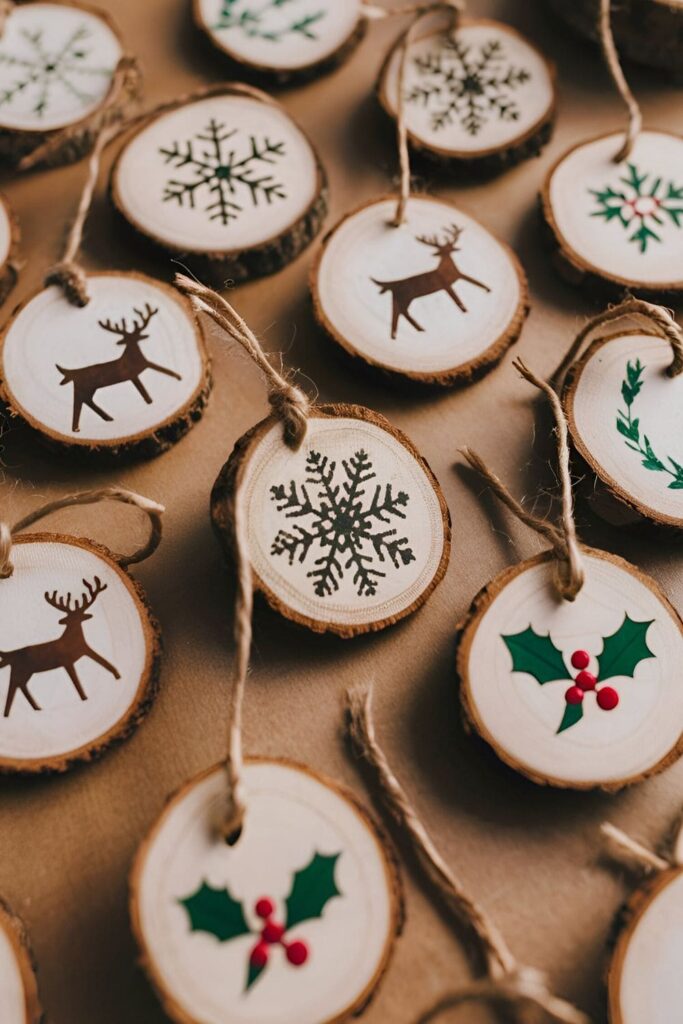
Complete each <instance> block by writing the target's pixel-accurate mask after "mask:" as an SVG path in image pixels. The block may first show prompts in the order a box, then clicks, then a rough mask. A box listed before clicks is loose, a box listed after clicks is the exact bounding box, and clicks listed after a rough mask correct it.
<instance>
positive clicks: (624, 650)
mask: <svg viewBox="0 0 683 1024" xmlns="http://www.w3.org/2000/svg"><path fill="white" fill-rule="evenodd" d="M653 622H654V619H651V620H650V621H649V622H636V621H635V619H631V618H629V616H628V615H625V616H624V621H623V622H622V624H621V625H620V626H619V629H618V630H617V631H616V633H612V635H611V636H606V637H605V638H604V640H603V648H602V654H600V655H598V665H599V671H598V679H599V680H600V682H601V683H602V682H604V681H605V680H606V679H612V678H613V677H614V676H628V677H629V678H633V675H634V672H635V670H636V668H637V667H638V665H639V664H640V662H641V661H644V660H645V658H654V657H655V655H654V654H653V653H652V651H651V650H650V648H649V647H648V646H647V631H648V630H649V628H650V626H651V625H652V623H653Z"/></svg>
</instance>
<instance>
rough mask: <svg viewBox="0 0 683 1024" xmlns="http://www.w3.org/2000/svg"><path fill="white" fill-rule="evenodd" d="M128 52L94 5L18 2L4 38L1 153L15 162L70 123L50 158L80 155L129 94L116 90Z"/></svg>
mask: <svg viewBox="0 0 683 1024" xmlns="http://www.w3.org/2000/svg"><path fill="white" fill-rule="evenodd" d="M123 54H124V51H123V42H122V39H121V35H120V33H119V31H118V29H117V28H116V26H115V24H114V23H113V22H112V20H111V18H110V17H109V16H108V15H107V14H106V13H105V12H104V11H101V10H99V9H98V8H96V7H91V6H90V5H89V4H83V3H75V2H72V0H49V2H47V3H44V2H42V0H41V2H30V3H22V4H18V5H16V6H15V7H14V8H13V9H12V11H11V12H10V14H9V15H8V16H7V21H6V24H5V30H4V33H3V36H2V39H0V157H2V158H4V159H6V160H9V161H11V162H13V163H14V162H18V161H19V160H20V159H21V157H22V156H24V155H26V154H27V153H29V152H31V151H32V150H34V149H36V148H37V147H38V146H40V145H42V144H43V143H45V142H47V141H48V140H49V139H50V138H51V136H53V135H54V134H55V133H57V132H60V131H63V130H64V129H66V128H68V129H69V140H68V143H65V145H64V146H63V147H60V149H59V151H58V152H56V153H54V154H51V157H50V162H51V163H66V162H70V161H72V160H78V159H80V157H81V156H83V154H84V153H85V152H87V151H88V150H89V149H90V148H91V147H92V144H93V142H94V140H95V138H96V136H97V134H98V132H99V130H100V128H101V126H102V124H103V122H104V120H106V119H107V118H109V117H111V116H112V113H115V111H116V108H117V104H119V106H121V105H123V104H125V103H126V102H127V101H128V100H129V99H130V98H131V97H130V95H128V94H125V95H124V94H123V93H122V95H121V97H120V98H116V97H114V96H113V95H112V89H113V88H114V72H115V70H116V66H117V64H118V62H119V60H120V59H121V57H122V56H123ZM127 87H131V88H132V86H127ZM124 92H125V90H124Z"/></svg>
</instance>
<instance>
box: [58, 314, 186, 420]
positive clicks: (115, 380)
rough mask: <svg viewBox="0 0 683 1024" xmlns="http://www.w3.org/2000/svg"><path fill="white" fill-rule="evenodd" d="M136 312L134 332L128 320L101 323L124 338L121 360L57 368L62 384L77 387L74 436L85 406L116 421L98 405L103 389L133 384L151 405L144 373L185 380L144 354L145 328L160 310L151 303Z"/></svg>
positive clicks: (120, 343) (103, 417)
mask: <svg viewBox="0 0 683 1024" xmlns="http://www.w3.org/2000/svg"><path fill="white" fill-rule="evenodd" d="M133 312H134V313H135V316H136V318H137V319H135V320H134V321H133V326H132V327H131V328H130V329H129V328H128V324H127V322H126V319H125V317H123V318H122V320H121V323H120V324H116V323H112V322H111V320H98V323H99V325H100V327H101V328H102V329H103V330H105V331H110V332H111V333H112V334H118V335H120V336H121V340H120V341H117V343H116V344H117V345H123V346H124V351H123V352H122V353H121V355H120V356H119V357H118V359H112V360H110V361H109V362H107V363H94V364H93V365H92V366H77V367H75V368H74V369H73V370H67V369H64V367H62V366H59V365H57V369H58V370H59V372H60V373H61V374H62V375H63V380H60V382H59V383H60V384H73V386H74V410H73V421H72V426H71V429H72V430H73V432H74V433H78V431H79V430H80V422H81V410H82V408H83V406H84V405H87V406H89V407H90V408H91V409H92V410H93V412H96V413H97V415H98V416H100V417H101V418H102V419H103V420H105V422H107V423H111V421H112V419H113V417H112V416H110V415H109V413H107V412H105V411H104V409H101V408H100V407H99V405H96V404H95V394H96V393H97V392H98V391H99V390H100V388H109V387H113V385H114V384H123V383H125V382H126V381H130V382H131V383H132V384H134V385H135V387H136V388H137V390H138V391H139V392H140V394H141V395H142V397H143V398H144V400H145V402H147V404H148V405H151V402H152V399H151V398H150V396H149V393H148V391H147V389H146V388H145V386H144V384H143V383H142V381H141V380H140V374H141V373H142V372H143V371H144V370H156V371H157V372H158V373H164V374H166V376H167V377H175V379H176V380H181V379H182V378H181V376H180V374H179V373H176V372H175V370H169V369H168V368H167V367H165V366H160V365H159V364H158V363H153V362H151V361H150V360H149V359H147V357H146V356H144V355H143V354H142V352H141V351H140V343H141V342H142V341H144V340H145V339H146V338H149V334H145V333H144V332H145V328H146V327H147V325H148V324H149V322H150V320H151V319H152V317H153V316H155V315H156V314H157V313H158V312H159V310H158V309H152V307H151V306H150V305H149V303H147V304H146V305H145V309H144V311H143V310H140V309H136V308H134V309H133Z"/></svg>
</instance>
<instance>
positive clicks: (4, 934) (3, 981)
mask: <svg viewBox="0 0 683 1024" xmlns="http://www.w3.org/2000/svg"><path fill="white" fill-rule="evenodd" d="M0 1000H1V1006H2V1024H42V1021H43V1013H42V1010H41V1006H40V1001H39V998H38V983H37V981H36V975H35V968H34V962H33V954H32V952H31V947H30V944H29V939H28V934H27V932H26V928H25V927H24V924H23V922H22V921H21V920H20V918H18V917H17V916H16V914H14V913H13V911H12V910H11V908H10V907H9V906H8V905H7V904H6V903H5V902H4V901H3V900H0Z"/></svg>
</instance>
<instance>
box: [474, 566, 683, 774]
mask: <svg viewBox="0 0 683 1024" xmlns="http://www.w3.org/2000/svg"><path fill="white" fill-rule="evenodd" d="M584 566H585V570H586V581H585V583H584V585H583V587H582V589H581V591H580V593H579V594H578V596H577V598H576V600H575V601H571V602H570V601H563V600H562V599H561V598H559V597H558V595H557V591H556V589H555V587H554V585H553V571H554V570H553V563H552V560H547V561H544V562H542V563H540V564H526V565H525V566H522V567H520V568H521V571H520V572H519V573H518V574H517V575H516V576H515V577H514V578H512V579H511V580H510V581H509V582H508V583H506V584H505V586H504V587H503V589H502V590H501V591H500V592H499V593H498V594H497V595H496V596H495V597H494V598H493V600H492V601H491V603H490V604H489V605H488V607H487V608H486V610H485V612H484V614H483V615H482V617H481V619H479V620H478V622H477V623H476V626H474V627H470V628H474V635H473V636H472V638H471V644H470V647H469V653H468V656H467V664H466V675H467V682H466V687H467V697H468V700H469V702H470V704H471V707H472V710H473V713H474V717H475V721H476V722H477V724H478V728H479V729H480V731H481V732H482V735H483V736H484V738H486V739H487V740H488V741H489V742H491V743H493V744H494V746H495V747H496V748H497V749H499V750H500V751H501V752H502V754H503V755H504V756H505V758H506V759H510V761H511V762H512V763H514V764H515V765H517V766H519V767H520V768H521V770H523V771H526V772H528V773H530V774H532V775H533V776H536V777H541V778H543V779H547V780H549V781H551V782H557V783H558V784H560V785H567V786H572V785H579V786H580V785H591V784H594V785H609V784H611V783H615V784H618V783H619V782H621V781H623V780H626V779H631V778H633V777H636V776H638V775H641V774H643V773H645V772H648V771H649V770H651V769H652V768H654V767H655V766H656V765H658V764H659V762H660V761H662V760H663V759H664V758H665V757H666V755H667V754H669V753H670V751H671V750H673V748H674V747H675V746H676V744H677V743H678V742H679V740H680V737H681V733H682V732H683V685H681V663H682V659H683V636H682V631H681V624H680V621H679V620H678V619H677V618H676V617H675V615H674V613H673V611H672V610H671V609H670V608H667V607H666V606H665V605H663V604H662V602H661V601H660V600H659V599H658V597H657V596H656V594H655V593H654V592H653V591H652V590H651V589H650V588H649V587H647V586H645V584H644V583H643V582H642V581H641V580H640V579H638V578H637V577H635V576H634V575H632V573H631V572H628V571H627V570H626V569H625V568H623V567H622V566H621V565H618V564H615V563H614V562H613V561H610V560H608V559H607V558H606V557H605V556H602V557H601V556H600V554H599V553H598V552H595V551H592V552H590V553H589V552H587V551H584ZM627 616H628V619H629V620H631V621H632V622H635V623H641V624H642V623H651V625H649V626H648V627H647V628H646V627H645V626H640V627H629V626H628V624H626V626H625V623H626V617H627ZM624 629H626V632H624ZM629 629H630V631H631V633H630V634H628V630H629ZM527 630H533V632H534V633H535V634H537V635H538V636H540V637H543V638H545V637H548V636H550V640H551V642H552V644H553V646H554V647H555V648H556V649H557V650H558V651H559V652H560V655H559V657H560V662H561V663H562V662H563V663H564V668H565V669H566V673H562V671H561V670H558V671H557V672H555V673H553V674H557V675H563V674H564V678H559V679H548V680H547V681H545V682H543V683H541V682H539V681H538V680H537V677H536V675H534V674H533V671H532V668H531V667H530V666H533V665H534V664H535V662H534V660H533V656H532V660H531V661H529V656H528V655H524V658H526V660H525V661H518V660H515V659H514V656H513V654H512V648H511V646H510V645H511V644H512V645H514V643H515V641H513V640H510V639H509V638H510V637H516V636H518V635H519V634H522V633H525V631H527ZM619 630H622V633H621V637H622V641H623V643H626V639H627V638H628V635H632V636H633V637H635V639H633V645H634V646H633V648H632V650H637V651H638V652H642V653H643V657H642V659H641V660H639V661H638V663H637V665H635V667H634V668H633V671H632V675H628V676H627V675H616V676H611V675H610V676H607V675H606V678H605V679H602V680H601V679H600V660H599V659H600V655H601V654H602V653H603V651H604V650H605V649H606V648H605V640H606V638H608V637H611V636H613V635H615V634H617V632H618V631H619ZM504 637H508V640H507V641H506V640H505V639H504ZM521 642H522V638H520V641H517V643H518V644H519V643H521ZM533 644H535V645H537V648H536V649H540V652H541V653H540V655H537V657H540V658H542V659H545V658H547V657H548V648H547V644H546V643H544V642H540V643H539V641H535V640H534V641H533ZM616 644H617V641H613V642H612V643H611V645H610V646H609V649H608V650H609V654H610V657H611V655H612V652H613V651H614V650H615V649H616V648H615V645H616ZM642 644H645V645H646V647H647V648H648V649H649V651H651V652H652V655H653V656H652V657H646V656H645V654H644V647H643V646H642ZM528 646H529V643H528V641H527V640H526V639H525V640H524V647H525V649H526V648H528ZM532 649H533V648H532ZM577 650H581V651H586V652H588V653H589V654H590V666H589V671H590V672H592V673H593V674H594V675H597V676H598V688H597V689H598V691H599V690H600V689H602V687H603V685H605V686H606V685H609V686H611V687H612V688H613V689H615V690H616V691H617V693H618V695H619V703H618V705H617V706H616V707H615V708H613V709H612V710H610V711H605V710H602V709H601V708H600V707H599V706H598V704H597V699H596V692H595V691H593V692H590V691H589V692H587V693H586V694H585V696H584V700H583V704H582V710H583V717H581V719H580V720H579V721H577V722H576V723H575V724H572V725H571V726H570V727H567V728H564V729H563V730H562V731H560V729H561V726H562V723H563V720H564V715H565V712H566V710H567V704H566V702H565V693H566V692H567V690H568V688H569V687H570V686H571V685H572V683H573V680H574V679H575V677H576V675H577V669H575V668H572V667H571V664H570V659H571V656H572V654H573V653H574V652H575V651H577ZM554 658H555V656H554V655H553V659H554ZM536 663H537V662H536ZM513 664H515V665H519V664H526V665H527V667H528V668H527V670H524V671H522V670H514V669H513ZM612 664H615V665H622V664H623V663H622V662H619V661H617V662H612ZM552 668H554V666H551V670H552Z"/></svg>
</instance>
